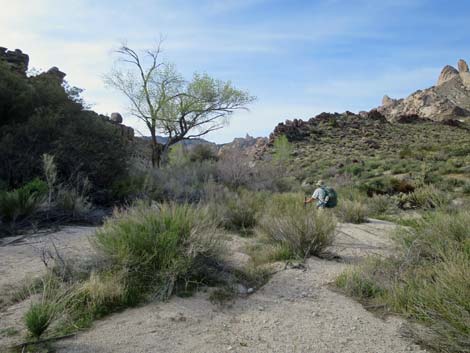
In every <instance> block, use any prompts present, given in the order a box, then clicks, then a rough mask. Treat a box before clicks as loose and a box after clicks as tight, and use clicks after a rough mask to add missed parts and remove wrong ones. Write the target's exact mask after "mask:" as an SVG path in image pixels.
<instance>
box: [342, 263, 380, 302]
mask: <svg viewBox="0 0 470 353" xmlns="http://www.w3.org/2000/svg"><path fill="white" fill-rule="evenodd" d="M335 284H336V285H337V286H338V287H340V288H341V289H342V290H343V291H344V292H345V293H347V294H348V295H349V296H351V297H355V298H358V299H372V298H376V297H378V296H380V295H381V294H382V293H383V289H382V288H381V287H380V286H379V285H378V284H377V283H376V281H374V279H373V278H369V277H368V276H366V275H364V274H362V273H360V272H359V271H358V270H357V269H353V270H349V271H345V272H343V273H342V274H340V275H339V276H338V277H337V278H336V280H335Z"/></svg>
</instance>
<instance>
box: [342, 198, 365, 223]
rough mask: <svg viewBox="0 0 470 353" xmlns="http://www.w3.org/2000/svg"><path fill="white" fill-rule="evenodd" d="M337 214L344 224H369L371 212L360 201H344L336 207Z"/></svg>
mask: <svg viewBox="0 0 470 353" xmlns="http://www.w3.org/2000/svg"><path fill="white" fill-rule="evenodd" d="M336 214H337V215H338V217H339V219H340V220H341V221H342V222H348V223H356V224H359V223H365V222H367V216H368V215H369V210H368V208H367V206H366V205H365V204H363V203H362V202H360V201H351V200H342V201H340V202H339V203H338V206H337V207H336Z"/></svg>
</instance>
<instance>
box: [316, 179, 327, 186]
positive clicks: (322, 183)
mask: <svg viewBox="0 0 470 353" xmlns="http://www.w3.org/2000/svg"><path fill="white" fill-rule="evenodd" d="M324 184H325V183H324V182H323V180H318V181H317V186H323V185H324Z"/></svg>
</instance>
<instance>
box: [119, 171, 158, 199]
mask: <svg viewBox="0 0 470 353" xmlns="http://www.w3.org/2000/svg"><path fill="white" fill-rule="evenodd" d="M154 187H155V185H154V179H153V178H152V176H151V175H150V174H149V173H139V172H136V171H134V172H131V173H130V174H129V175H128V176H126V177H123V178H121V179H119V180H116V181H115V182H114V183H113V184H112V185H111V197H112V199H113V200H115V201H116V202H121V203H125V202H132V201H133V200H138V199H148V198H151V196H152V194H153V189H154Z"/></svg>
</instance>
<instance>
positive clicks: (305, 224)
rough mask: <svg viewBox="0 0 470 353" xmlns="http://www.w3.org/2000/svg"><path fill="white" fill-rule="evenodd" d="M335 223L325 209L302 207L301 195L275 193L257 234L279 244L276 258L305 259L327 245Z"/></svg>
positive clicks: (319, 251) (331, 237)
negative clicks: (289, 255) (287, 255)
mask: <svg viewBox="0 0 470 353" xmlns="http://www.w3.org/2000/svg"><path fill="white" fill-rule="evenodd" d="M335 229H336V220H335V218H334V216H333V215H332V214H331V212H329V211H328V210H322V211H318V210H316V209H315V208H314V207H311V205H307V207H305V206H304V204H303V197H302V195H301V194H277V195H273V197H272V198H271V199H270V200H269V202H268V205H267V207H266V210H265V212H264V213H263V216H262V218H261V220H260V222H259V227H258V232H259V233H260V234H261V235H262V236H264V237H265V238H266V239H267V241H268V242H270V243H273V244H278V245H281V249H280V250H279V251H277V252H276V253H277V256H281V255H280V254H282V257H286V254H292V257H298V258H305V257H308V256H310V255H318V254H320V253H321V252H322V251H323V250H325V248H326V247H327V246H329V245H331V243H332V241H333V236H334V231H335Z"/></svg>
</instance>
